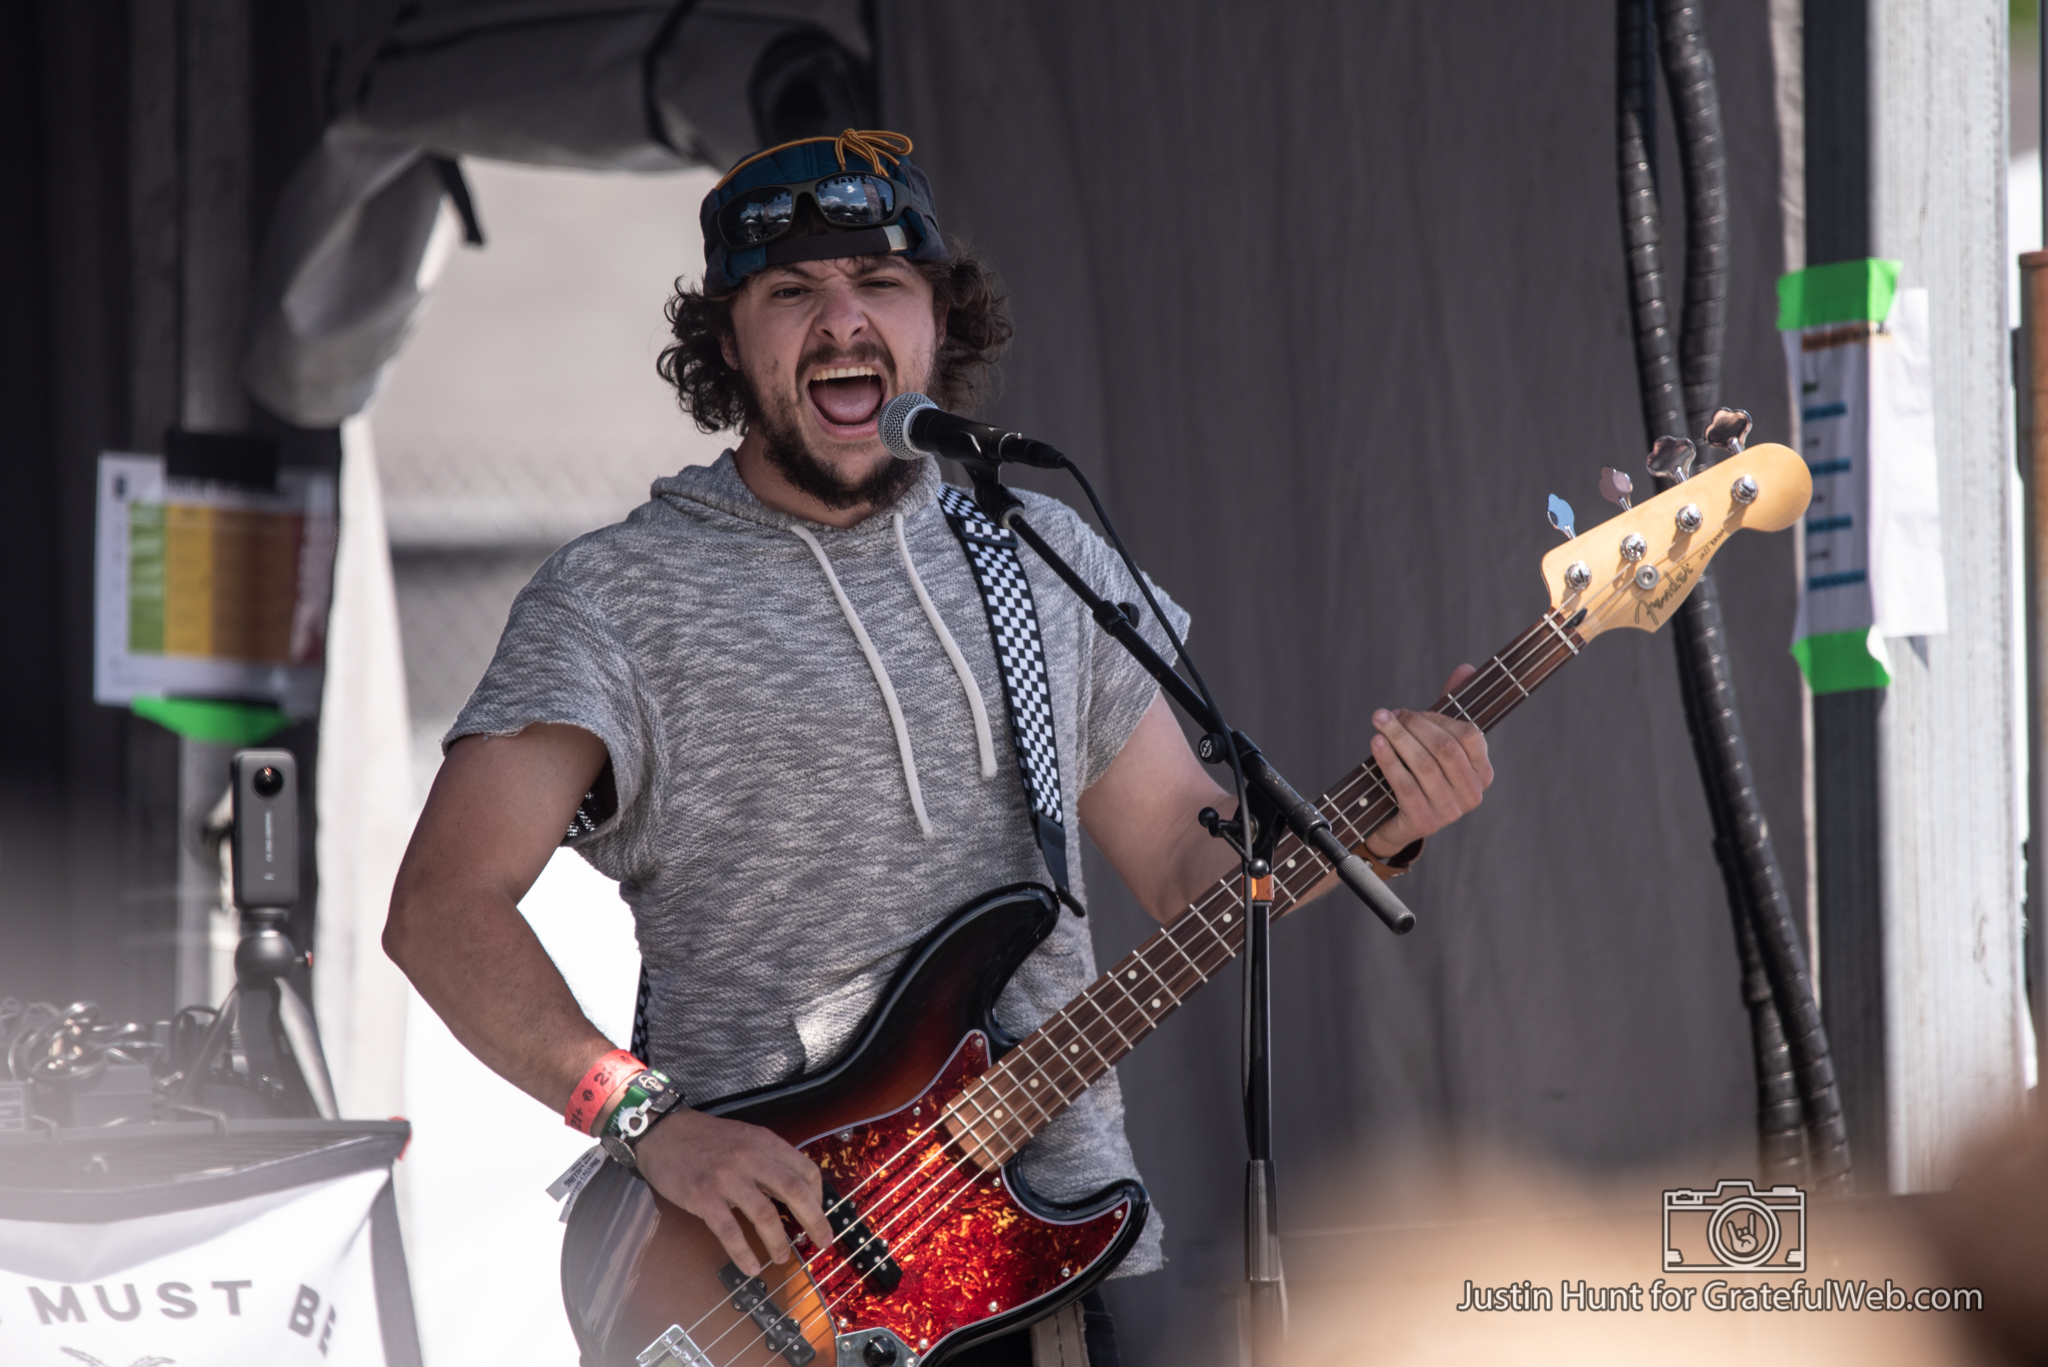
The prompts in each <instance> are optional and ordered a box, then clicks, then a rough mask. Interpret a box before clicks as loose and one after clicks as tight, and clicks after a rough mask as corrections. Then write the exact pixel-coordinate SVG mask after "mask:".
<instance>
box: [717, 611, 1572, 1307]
mask: <svg viewBox="0 0 2048 1367" xmlns="http://www.w3.org/2000/svg"><path fill="white" fill-rule="evenodd" d="M1544 627H1554V623H1550V621H1548V615H1546V621H1540V623H1538V627H1536V629H1534V631H1532V633H1526V635H1524V639H1522V641H1518V644H1516V646H1511V648H1507V650H1505V652H1503V654H1505V656H1507V658H1509V660H1511V662H1513V664H1524V666H1528V664H1530V662H1526V660H1522V658H1520V656H1522V654H1524V646H1526V644H1528V639H1530V637H1532V635H1540V633H1542V629H1544ZM1556 635H1559V639H1561V641H1563V646H1565V650H1567V652H1569V654H1575V648H1573V646H1571V641H1569V639H1567V637H1565V635H1563V631H1559V633H1556ZM1563 658H1565V656H1561V654H1559V650H1556V648H1554V646H1548V641H1546V648H1544V658H1542V660H1538V662H1534V666H1532V668H1528V674H1530V678H1532V685H1540V682H1542V680H1544V678H1546V676H1548V674H1550V672H1552V670H1554V666H1556V664H1559V662H1561V660H1563ZM1509 660H1501V658H1499V656H1495V664H1497V666H1499V670H1501V674H1505V676H1507V682H1509V685H1511V687H1513V689H1516V691H1518V693H1520V695H1522V697H1528V689H1530V687H1532V685H1524V682H1522V680H1520V678H1516V674H1513V664H1509ZM1475 678H1477V676H1475ZM1497 691H1499V689H1497V685H1489V689H1487V693H1497ZM1454 697H1456V695H1454ZM1475 705H1477V707H1479V711H1481V713H1493V711H1495V707H1493V703H1491V699H1489V701H1485V703H1481V701H1479V699H1475ZM1511 705H1513V699H1509V707H1503V709H1501V711H1499V715H1489V717H1487V721H1485V723H1483V726H1491V723H1495V721H1499V717H1503V715H1505V713H1507V711H1509V709H1511ZM1460 711H1466V707H1464V705H1460ZM1466 715H1468V713H1466ZM1360 777H1368V779H1370V777H1376V775H1370V773H1360ZM1356 781H1358V779H1352V781H1348V783H1346V785H1339V793H1341V795H1343V797H1348V795H1350V789H1352V787H1354V785H1356ZM1378 787H1382V797H1386V795H1391V793H1386V791H1384V781H1382V783H1380V785H1378ZM1339 801H1341V799H1339ZM1346 824H1350V822H1346ZM1305 873H1307V875H1317V877H1315V881H1321V877H1323V875H1321V873H1319V871H1317V869H1315V867H1311V869H1309V871H1305ZM1276 885H1278V887H1286V879H1284V875H1276ZM1225 889H1229V883H1225V885H1223V887H1219V889H1217V892H1225ZM1286 894H1288V900H1290V902H1292V898H1294V889H1292V887H1286ZM1212 900H1214V896H1210V898H1204V900H1202V906H1206V904H1208V902H1212ZM1276 900H1278V898H1276ZM1233 902H1235V896H1233ZM1190 910H1194V912H1196V914H1194V916H1182V918H1178V920H1176V924H1174V926H1167V928H1165V930H1163V933H1161V935H1163V939H1165V941H1167V943H1169V945H1171V947H1174V949H1176V951H1178V953H1180V957H1182V959H1184V961H1186V963H1188V969H1190V971H1192V974H1194V976H1196V982H1194V984H1190V986H1188V988H1186V990H1194V988H1198V986H1202V984H1204V982H1208V978H1210V976H1212V971H1204V967H1202V965H1200V963H1196V961H1194V957H1190V955H1188V947H1184V945H1182V943H1180V941H1178V939H1176V937H1171V935H1167V933H1169V930H1178V928H1180V924H1184V922H1188V920H1194V922H1196V926H1198V928H1202V930H1208V933H1210V937H1212V939H1214V941H1217V943H1219V947H1223V951H1225V955H1223V957H1221V959H1219V963H1217V965H1214V967H1217V969H1221V967H1223V965H1225V963H1229V961H1231V959H1233V957H1235V955H1237V953H1241V949H1239V947H1233V943H1231V939H1229V937H1227V935H1223V933H1219V930H1217V928H1214V924H1210V918H1208V916H1206V914H1202V912H1200V908H1190ZM1231 920H1235V918H1233V916H1231V912H1225V922H1227V924H1229V922H1231ZM1206 953H1208V951H1204V957H1206ZM1126 961H1137V963H1145V959H1143V955H1139V953H1133V955H1128V957H1126ZM1122 967H1124V963H1118V969H1122ZM1145 967H1147V969H1149V971H1151V976H1153V978H1155V980H1157V982H1159V986H1161V990H1163V992H1165V994H1167V996H1171V998H1174V1002H1176V1006H1178V1004H1180V1000H1182V998H1184V996H1186V990H1178V986H1180V971H1182V969H1174V976H1171V982H1167V980H1165V978H1161V974H1159V969H1157V967H1155V965H1151V963H1145ZM1133 976H1135V974H1133ZM1112 982H1114V984H1116V986H1118V992H1122V996H1124V1000H1126V1002H1128V1004H1130V1006H1133V1010H1135V1014H1137V1021H1141V1023H1143V1025H1137V1027H1135V1029H1137V1031H1139V1039H1145V1037H1147V1035H1149V1033H1151V1031H1153V1029H1157V1025H1159V1023H1161V1021H1163V1019H1165V1014H1169V1010H1167V1012H1159V1014H1151V1012H1149V1010H1145V1008H1143V1006H1139V1004H1137V1002H1135V998H1130V994H1128V990H1126V988H1124V986H1122V982H1120V980H1118V978H1116V976H1114V974H1106V976H1104V978H1100V980H1098V982H1096V984H1090V988H1087V990H1083V992H1081V994H1079V998H1077V1002H1085V1004H1087V1006H1092V1008H1094V1010H1096V1017H1098V1021H1100V1025H1106V1027H1108V1029H1110V1031H1112V1033H1116V1035H1118V1039H1122V1043H1124V1047H1126V1051H1128V1049H1130V1047H1135V1041H1133V1039H1130V1037H1128V1035H1124V1031H1122V1027H1120V1025H1118V1023H1116V1019H1114V1014H1112V1008H1110V1006H1106V1004H1102V1002H1096V1000H1094V998H1096V996H1098V994H1100V992H1102V988H1104V986H1108V984H1112ZM1069 1010H1071V1004H1069V1006H1067V1008H1061V1012H1057V1014H1055V1021H1057V1019H1059V1017H1065V1014H1069ZM1051 1025H1053V1021H1049V1023H1047V1025H1044V1027H1040V1031H1034V1037H1038V1035H1044V1031H1047V1029H1049V1027H1051ZM1067 1025H1071V1029H1073V1035H1075V1041H1079V1043H1087V1049H1090V1053H1094V1055H1096V1060H1098V1062H1100V1064H1102V1072H1108V1068H1112V1066H1114V1064H1112V1062H1110V1060H1108V1058H1104V1053H1102V1047H1100V1045H1098V1043H1096V1039H1094V1037H1092V1033H1090V1029H1092V1025H1094V1023H1090V1025H1079V1023H1073V1021H1069V1023H1067ZM1044 1041H1047V1043H1055V1053H1053V1058H1057V1060H1059V1062H1061V1066H1063V1068H1067V1070H1069V1072H1073V1074H1075V1076H1077V1078H1079V1080H1081V1088H1079V1090H1085V1088H1087V1086H1092V1082H1094V1078H1090V1076H1087V1074H1085V1072H1083V1070H1079V1068H1077V1066H1075V1064H1073V1058H1071V1055H1073V1053H1077V1051H1079V1045H1077V1043H1071V1041H1069V1049H1067V1051H1059V1049H1057V1041H1053V1039H1051V1035H1044ZM1102 1043H1104V1045H1108V1041H1102ZM1028 1045H1030V1041H1020V1045H1018V1051H1016V1053H1018V1055H1026V1058H1028V1051H1030V1049H1028ZM1118 1058H1122V1055H1118ZM1008 1062H1010V1060H1006V1064H1008ZM1030 1062H1032V1066H1034V1072H1038V1074H1042V1072H1044V1062H1040V1060H1030ZM1006 1072H1008V1070H1006ZM991 1076H993V1070H991V1074H985V1076H983V1078H977V1080H975V1084H971V1086H969V1088H967V1090H963V1094H961V1096H958V1099H954V1103H950V1105H948V1111H950V1113H952V1115H954V1117H956V1119H963V1121H965V1113H963V1109H961V1103H971V1105H973V1107H975V1111H977V1113H979V1117H977V1119H975V1121H971V1123H967V1131H965V1135H952V1142H954V1144H958V1140H963V1137H965V1140H971V1142H973V1146H971V1150H967V1158H971V1160H973V1158H977V1156H989V1158H993V1154H995V1146H997V1144H1001V1146H1004V1148H1006V1150H1010V1152H1012V1154H1014V1152H1016V1150H1018V1148H1022V1142H1012V1137H1010V1133H1008V1129H1010V1123H1008V1121H1004V1119H1001V1111H1004V1107H995V1109H993V1113H991V1111H989V1109H987V1107H985V1105H981V1101H979V1096H975V1092H987V1094H989V1096H991V1099H993V1101H1004V1103H1008V1107H1010V1111H1012V1115H1014V1117H1016V1115H1018V1113H1016V1092H1014V1090H1012V1094H1008V1096H995V1088H993V1086H991ZM1100 1076H1102V1074H1096V1078H1100ZM1008 1080H1010V1082H1016V1080H1020V1078H1016V1076H1010V1078H1008ZM1053 1090H1055V1092H1059V1099H1061V1103H1063V1107H1065V1105H1071V1101H1073V1099H1071V1096H1067V1094H1065V1088H1063V1086H1059V1084H1055V1088H1053ZM1024 1096H1026V1101H1030V1105H1032V1107H1034V1109H1036V1111H1038V1113H1040V1117H1044V1119H1047V1121H1049V1119H1051V1115H1055V1113H1057V1111H1055V1113H1049V1111H1047V1109H1044V1105H1042V1103H1040V1101H1038V1099H1036V1096H1032V1094H1030V1092H1024ZM1063 1107H1061V1109H1063ZM991 1115H993V1121H995V1125H993V1127H989V1121H991ZM940 1129H942V1131H944V1127H942V1125H940ZM983 1129H987V1137H983V1133H981V1131H983ZM1030 1133H1034V1129H1032V1131H1028V1133H1026V1135H1024V1140H1028V1137H1030ZM940 1154H944V1146H940V1148H936V1150H934V1156H940ZM889 1166H893V1160H891V1162H887V1164H885V1166H883V1168H881V1170H877V1174H870V1176H879V1174H881V1172H885V1170H887V1168H889ZM926 1166H930V1160H924V1162H920V1164H915V1166H913V1168H911V1172H907V1174H905V1176H903V1178H901V1180H899V1183H897V1185H895V1187H893V1189H891V1191H889V1193H885V1195H883V1199H881V1201H883V1203H885V1201H887V1199H889V1197H893V1195H895V1193H899V1191H901V1189H903V1187H905V1185H907V1183H909V1180H913V1178H915V1176H918V1170H920V1168H926ZM965 1172H967V1168H965V1166H963V1164H958V1162H952V1164H948V1172H946V1176H956V1174H965ZM983 1172H987V1170H985V1168H977V1170H975V1172H973V1174H967V1180H965V1183H961V1185H958V1187H956V1189H954V1191H952V1193H950V1195H946V1197H944V1199H942V1201H940V1203H938V1205H936V1207H934V1209H932V1211H930V1213H928V1215H926V1217H924V1219H922V1221H918V1228H915V1230H911V1232H909V1234H907V1236H903V1238H897V1240H895V1244H897V1246H899V1248H911V1246H915V1242H918V1238H920V1236H922V1234H924V1230H928V1228H930V1226H932V1224H934V1221H936V1219H938V1217H940V1215H944V1211H946V1209H950V1207H952V1205H954V1203H956V1201H958V1199H961V1197H963V1195H967V1193H969V1191H973V1189H975V1187H977V1185H979V1178H981V1176H983ZM995 1180H997V1183H999V1178H995ZM862 1185H866V1180H864V1183H862ZM932 1195H936V1193H932V1191H922V1193H918V1195H913V1197H909V1199H907V1201H905V1203H903V1205H901V1207H897V1209H895V1211H889V1217H883V1215H881V1211H883V1205H881V1203H877V1205H870V1211H872V1213H874V1217H877V1224H881V1226H883V1230H889V1232H893V1228H895V1226H897V1224H899V1221H901V1219H903V1217H909V1215H911V1213H915V1209H918V1205H920V1203H922V1201H928V1199H930V1197H932ZM881 1238H885V1236H883V1232H881V1230H877V1232H874V1234H872V1236H870V1240H881ZM864 1248H866V1244H862V1246H860V1248H856V1250H854V1252H856V1254H858V1252H862V1250H864ZM848 1262H850V1260H842V1262H840V1265H838V1267H834V1269H829V1271H825V1273H823V1275H821V1281H825V1283H827V1285H825V1287H823V1289H825V1291H829V1277H831V1275H834V1273H854V1279H852V1285H848V1287H846V1291H842V1293H840V1295H834V1297H831V1299H829V1301H823V1297H819V1299H821V1303H819V1308H817V1310H813V1312H809V1314H807V1316H805V1320H815V1318H817V1316H819V1314H823V1316H831V1314H834V1312H836V1310H838V1308H840V1306H842V1303H844V1301H846V1299H848V1297H850V1295H854V1291H856V1289H858V1285H860V1277H858V1271H856V1269H852V1267H850V1265H848ZM805 1267H809V1260H805ZM793 1271H795V1269H793ZM793 1279H795V1277H791V1281H793ZM786 1285H788V1281H784V1289H786ZM739 1324H743V1322H737V1324H735V1326H733V1328H737V1326H739ZM799 1328H807V1326H799ZM729 1332H731V1330H727V1334H729ZM723 1338H725V1334H721V1336H719V1340H723ZM762 1338H766V1330H762V1334H760V1336H756V1342H760V1340H762ZM719 1340H713V1344H717V1342H719ZM750 1347H752V1344H750Z"/></svg>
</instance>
